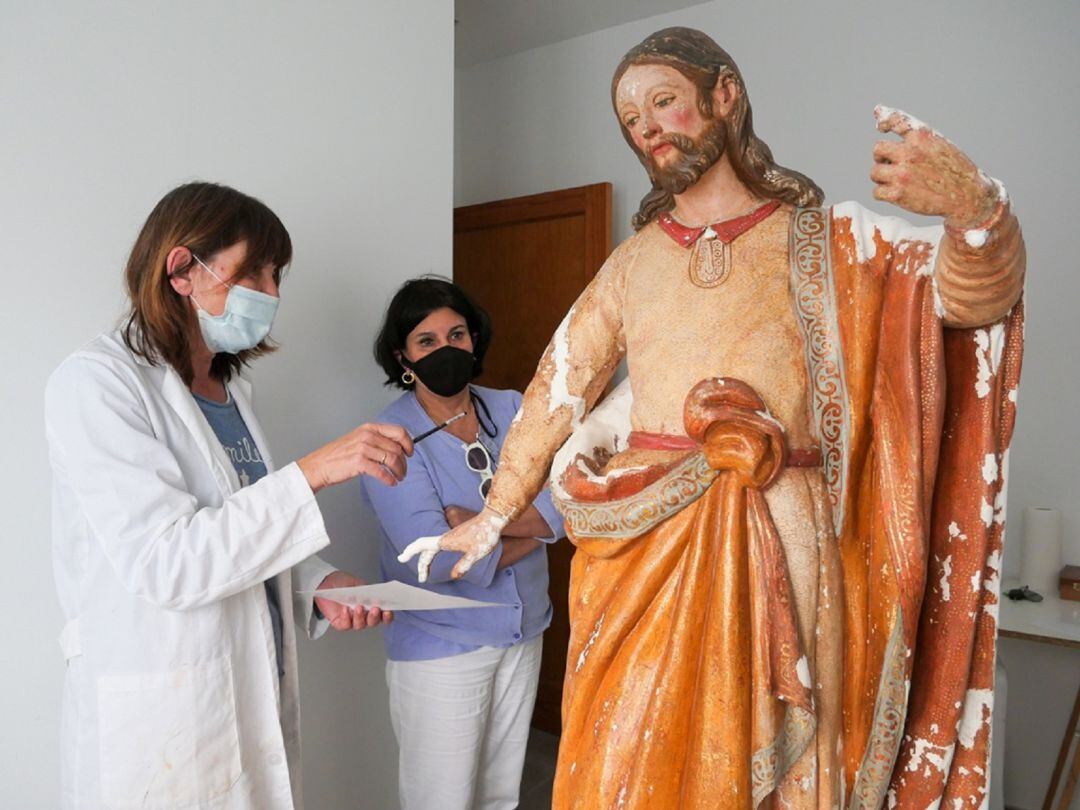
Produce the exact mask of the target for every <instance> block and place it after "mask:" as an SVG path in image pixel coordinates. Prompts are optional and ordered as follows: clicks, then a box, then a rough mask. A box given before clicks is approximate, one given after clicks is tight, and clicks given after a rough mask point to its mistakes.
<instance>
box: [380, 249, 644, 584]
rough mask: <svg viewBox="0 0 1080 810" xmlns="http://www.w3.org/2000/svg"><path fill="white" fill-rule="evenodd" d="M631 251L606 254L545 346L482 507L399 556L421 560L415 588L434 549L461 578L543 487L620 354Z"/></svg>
mask: <svg viewBox="0 0 1080 810" xmlns="http://www.w3.org/2000/svg"><path fill="white" fill-rule="evenodd" d="M632 250H633V248H632V247H630V246H628V245H626V244H624V245H621V246H620V247H619V248H618V249H617V250H616V251H615V253H613V254H612V255H611V258H609V259H608V261H607V263H605V265H604V267H603V268H601V270H600V272H599V273H597V275H596V278H595V279H593V281H592V283H590V284H589V286H588V287H587V288H586V289H585V291H584V292H583V293H582V294H581V296H580V297H579V298H578V300H577V302H576V303H575V304H574V306H573V307H572V308H571V310H570V312H569V313H567V315H566V317H565V318H564V319H563V322H562V324H561V325H560V326H559V328H558V330H557V331H556V332H555V335H554V337H553V338H552V339H551V342H550V343H549V344H548V347H547V350H546V351H545V352H544V355H543V357H542V358H541V360H540V365H539V366H538V367H537V370H536V375H535V376H534V377H533V379H532V382H531V383H529V387H528V388H527V389H526V391H525V396H524V398H523V399H522V403H521V410H520V411H519V412H518V415H517V417H515V419H514V422H513V424H512V425H511V427H510V431H509V433H508V434H507V437H506V442H505V443H504V445H503V447H502V452H501V454H500V458H499V469H498V471H497V472H496V473H495V478H494V480H493V481H492V486H491V492H490V493H489V494H488V498H487V505H486V506H485V507H484V509H483V510H482V511H481V512H480V513H479V514H478V515H477V516H476V517H474V518H472V519H470V520H468V521H466V522H465V523H462V524H461V525H460V526H457V527H455V528H454V529H452V530H451V531H449V532H447V533H446V534H444V535H442V536H441V537H421V538H419V539H418V540H416V542H414V543H412V544H411V545H409V546H408V547H407V548H406V549H405V551H404V552H403V553H402V555H401V558H400V559H402V561H405V560H408V559H411V558H412V557H414V556H416V555H417V554H419V555H420V560H419V565H418V570H419V574H420V581H421V582H423V581H424V580H425V579H426V576H427V569H428V566H429V565H430V564H431V560H432V559H433V558H434V557H435V555H436V554H437V553H438V552H439V551H459V552H461V553H462V555H463V556H462V558H461V559H460V560H459V561H458V563H457V564H456V565H455V566H454V569H453V572H452V575H453V576H454V577H455V578H457V577H460V576H462V575H464V574H465V572H466V571H468V570H469V569H470V568H471V567H472V566H473V564H475V562H476V561H477V560H479V559H481V558H482V557H484V556H486V555H487V554H490V553H491V551H492V550H493V549H494V548H495V545H496V544H497V543H498V542H499V537H500V535H501V534H502V531H503V529H504V528H505V527H506V526H507V524H508V523H510V522H511V521H512V520H514V519H515V518H516V517H517V516H518V515H520V514H521V512H522V511H523V510H525V509H526V508H528V506H529V504H531V503H532V502H533V500H534V499H535V498H536V496H537V494H538V493H539V492H540V490H541V489H543V486H544V481H545V480H546V479H547V475H548V471H549V469H550V467H551V460H552V458H553V457H554V455H555V453H556V451H557V450H558V449H559V447H560V446H561V445H562V443H563V442H564V441H566V438H567V436H569V435H570V433H571V431H573V429H574V428H575V427H576V426H577V425H578V424H579V423H580V421H581V420H582V419H583V418H584V416H585V414H586V413H588V412H589V410H590V409H591V408H592V406H593V405H595V404H596V400H597V399H598V398H599V397H600V395H601V393H603V390H604V387H605V386H606V385H607V384H608V382H609V381H610V380H611V376H612V374H613V373H614V371H615V368H616V366H617V365H618V363H619V360H620V359H622V356H623V354H624V353H625V345H624V342H623V331H622V305H623V290H624V289H625V285H624V278H625V272H626V268H627V265H628V263H629V261H630V258H629V257H630V255H632Z"/></svg>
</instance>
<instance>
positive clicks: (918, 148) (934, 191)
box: [870, 106, 1001, 229]
mask: <svg viewBox="0 0 1080 810" xmlns="http://www.w3.org/2000/svg"><path fill="white" fill-rule="evenodd" d="M874 117H875V118H876V119H877V128H878V130H880V131H881V132H892V133H894V134H896V135H899V136H900V140H899V141H891V140H890V141H878V142H877V144H876V145H875V146H874V168H873V170H872V171H871V172H870V179H871V180H873V181H874V182H875V183H877V184H878V185H877V188H876V189H874V197H876V198H877V199H879V200H884V201H886V202H891V203H893V204H895V205H899V206H900V207H901V208H905V209H907V210H908V211H912V212H914V213H916V214H927V215H930V216H941V217H944V218H945V221H946V224H948V225H950V226H952V227H954V228H959V229H965V228H973V227H976V226H977V225H979V224H980V223H983V222H986V221H987V220H989V219H990V218H991V217H992V216H993V214H994V211H995V209H996V208H997V205H998V199H999V195H1000V193H1001V192H1000V191H999V188H998V186H997V185H996V184H995V183H994V181H993V180H991V179H990V178H989V177H987V176H986V175H985V174H983V173H982V172H981V171H979V168H978V166H976V165H975V164H974V163H972V162H971V160H970V159H969V158H968V156H967V155H965V154H964V153H963V152H962V151H960V149H959V148H958V147H957V146H956V144H954V143H953V142H952V141H950V140H949V139H948V138H946V137H945V136H944V135H942V134H941V133H940V132H937V131H936V130H933V129H931V128H930V127H928V126H927V125H926V124H924V123H923V122H922V121H920V120H919V119H917V118H914V117H912V116H910V115H908V114H907V113H906V112H903V111H902V110H894V109H892V108H891V107H881V106H879V107H876V108H874Z"/></svg>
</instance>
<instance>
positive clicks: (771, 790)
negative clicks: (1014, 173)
mask: <svg viewBox="0 0 1080 810" xmlns="http://www.w3.org/2000/svg"><path fill="white" fill-rule="evenodd" d="M984 237H985V238H983V239H981V240H980V239H974V240H972V241H974V242H975V243H976V244H978V247H972V246H971V245H969V244H967V242H966V241H965V240H964V239H963V235H959V234H949V235H945V236H942V235H941V234H940V232H935V231H933V230H932V229H911V228H910V227H909V226H906V225H904V224H903V223H901V222H900V221H899V220H893V219H889V218H880V219H877V218H874V217H872V216H871V215H870V214H869V213H868V212H865V211H863V210H862V209H859V208H857V207H855V206H850V205H848V206H843V207H839V206H838V207H837V208H836V209H834V210H832V211H831V212H829V211H820V210H805V211H792V210H791V209H790V208H786V207H784V208H781V209H780V210H779V211H777V212H776V213H775V214H774V215H773V216H771V217H770V218H769V219H768V220H766V221H765V222H763V223H762V224H761V225H760V226H757V227H756V228H755V229H754V230H753V231H751V232H749V233H748V234H746V235H744V236H742V237H739V238H738V239H737V240H736V241H735V242H734V243H733V244H732V246H731V257H732V259H733V265H732V269H731V277H730V278H729V279H728V280H727V281H725V282H724V284H723V285H721V286H720V287H717V288H715V289H712V290H701V291H700V292H701V294H702V295H701V296H699V293H698V292H697V291H695V290H694V289H693V288H692V286H690V285H688V284H687V283H686V281H685V277H682V275H681V274H684V273H685V272H686V270H685V267H686V263H687V254H686V253H685V252H682V251H688V250H689V248H687V247H685V246H682V245H677V244H674V243H672V244H667V243H666V242H665V240H668V237H667V236H666V235H665V234H663V233H659V232H658V229H657V226H656V225H655V223H654V224H652V225H650V226H647V228H646V229H644V230H643V231H642V232H641V233H639V234H638V235H637V236H635V237H634V238H632V239H631V240H629V241H628V242H627V243H624V245H623V246H620V248H619V249H618V250H617V251H616V254H614V255H613V256H612V259H611V260H609V264H608V266H606V267H605V269H604V270H602V271H601V273H600V274H598V276H597V279H596V281H594V283H593V285H591V286H590V288H589V289H588V290H586V292H585V293H584V294H583V296H582V298H581V299H580V300H579V302H578V304H577V305H575V308H574V310H573V311H572V312H571V314H570V315H569V316H568V317H567V320H566V322H564V325H563V327H561V328H560V331H559V333H557V334H556V336H555V339H554V340H553V343H552V346H551V347H550V348H549V351H548V353H547V354H546V355H545V358H544V360H542V362H541V366H540V369H539V371H538V375H537V377H536V379H535V380H534V382H533V384H532V385H530V388H529V391H527V393H526V397H525V402H524V404H523V411H522V419H521V421H520V423H519V424H517V425H515V427H514V428H513V429H512V431H511V433H510V436H509V437H508V441H507V444H506V447H505V448H504V451H503V457H502V465H501V468H500V473H499V475H498V476H497V477H496V481H495V484H494V487H493V491H492V494H491V497H490V499H489V503H490V505H492V506H493V507H494V508H496V509H498V510H499V511H503V512H504V513H507V514H513V513H514V512H515V511H516V510H517V508H518V503H519V502H525V503H527V502H528V501H527V500H524V499H525V498H527V497H528V492H529V491H530V490H531V489H532V488H533V487H535V486H537V480H536V479H537V471H538V470H539V471H540V478H542V476H543V472H544V471H546V469H547V466H548V464H550V459H551V456H552V454H553V452H554V448H553V446H552V444H553V443H554V444H555V446H557V444H559V443H561V441H562V438H564V437H565V435H566V433H567V432H569V428H571V427H572V426H574V424H575V423H577V422H578V421H579V420H580V418H581V417H582V416H583V414H584V412H585V411H587V410H588V408H589V407H590V406H591V405H592V404H593V403H594V401H595V399H596V398H597V395H598V392H599V390H601V389H602V388H603V386H604V385H606V383H607V381H608V379H609V377H610V373H611V370H612V369H613V368H614V365H615V363H616V362H617V361H618V360H619V359H620V358H621V357H622V356H624V355H625V356H626V358H627V361H628V365H629V369H630V379H631V383H632V386H633V388H634V410H633V412H632V413H631V422H632V427H633V428H634V429H635V430H638V431H645V432H650V433H661V434H682V435H684V436H686V437H689V438H690V439H693V440H695V442H696V448H695V449H693V450H691V451H683V452H681V453H679V452H663V451H642V450H636V449H634V448H629V449H627V448H626V447H625V446H622V447H620V446H619V445H616V446H614V447H612V448H610V449H612V450H614V451H615V456H614V458H611V459H607V458H606V457H604V458H602V459H600V463H601V464H603V465H604V466H602V467H601V466H599V464H598V463H596V462H594V463H593V466H592V467H591V468H590V467H587V466H581V465H579V466H576V467H572V468H571V470H570V472H569V474H567V475H564V476H563V477H562V480H561V484H562V489H563V492H562V502H563V507H564V512H565V514H566V517H567V525H568V528H569V529H570V536H571V538H572V540H573V541H574V542H575V544H576V545H577V546H578V549H579V553H578V554H577V555H576V556H575V560H574V567H573V574H572V581H571V604H570V610H571V627H572V635H571V645H570V650H569V657H568V667H567V681H566V690H565V694H564V707H563V715H564V718H563V719H564V732H563V740H562V744H561V747H560V756H559V766H558V773H557V777H556V786H555V806H556V807H560V808H562V807H566V808H569V807H574V808H583V807H584V808H589V807H597V808H609V807H672V808H699V807H700V808H705V807H710V808H712V807H761V806H771V805H774V804H775V805H776V806H792V807H833V806H853V807H880V806H883V804H884V803H885V802H886V801H889V802H890V803H891V802H892V801H896V802H898V803H899V804H900V806H909V805H908V802H910V803H911V806H916V805H918V806H926V805H928V804H930V803H931V802H933V801H934V800H936V799H938V798H941V797H946V798H949V799H959V800H961V804H960V806H969V805H970V806H973V807H974V806H978V805H979V804H980V803H981V800H982V794H981V793H980V790H982V791H985V788H986V776H987V771H988V760H989V755H988V735H989V716H990V705H992V701H990V700H989V696H990V695H992V673H993V640H994V636H995V627H994V619H995V617H996V612H995V611H996V599H997V565H998V562H999V560H1000V542H1001V529H1002V525H1003V521H1004V514H1003V512H1004V506H1003V504H1004V483H1005V470H1006V467H1007V446H1008V440H1009V435H1010V433H1011V427H1012V418H1013V409H1014V400H1015V386H1016V383H1017V377H1018V373H1019V354H1020V329H1019V323H1020V319H1021V314H1020V312H1019V308H1018V307H1017V308H1014V309H1013V310H1012V311H1011V313H1009V314H1008V315H1007V316H1006V317H1005V318H1004V320H1003V321H1001V322H999V323H995V324H993V325H989V326H983V325H982V324H983V323H984V322H985V320H987V319H990V318H993V319H997V318H1000V317H1001V316H1002V314H1003V313H1006V312H1008V311H1009V308H1010V307H1012V305H1013V304H1014V302H1015V301H1016V299H1017V297H1018V295H1019V287H1020V284H1021V280H1022V275H1023V246H1022V241H1021V239H1020V235H1019V229H1018V226H1017V225H1016V221H1015V218H1013V217H1012V216H1011V214H1010V213H1009V212H1008V209H1007V207H1005V206H1003V207H1002V208H1001V210H1000V211H999V213H998V215H997V217H996V220H995V222H994V223H992V224H991V225H990V226H989V228H988V232H987V234H984ZM668 241H671V240H668ZM667 265H670V266H667ZM740 268H741V275H740ZM777 268H780V270H782V271H783V273H784V275H783V277H781V276H780V275H778V272H779V271H778V270H777ZM935 269H936V272H935ZM665 273H667V275H665ZM680 285H681V286H680ZM724 285H731V286H730V287H728V289H726V290H725V289H724ZM770 285H771V286H770ZM705 295H712V296H715V297H714V298H712V299H710V298H705V297H703V296H705ZM755 296H756V297H755ZM725 306H726V307H729V309H728V310H725V309H724V307H725ZM730 307H734V309H730ZM695 308H697V309H695ZM657 310H659V311H657ZM665 318H667V319H668V320H666V321H665ZM648 319H651V321H650V320H648ZM943 321H944V322H945V323H946V324H947V325H952V326H954V327H965V326H966V327H968V328H953V329H949V330H944V332H943V330H942V328H941V326H942V323H943ZM975 323H978V324H980V327H979V328H971V326H969V325H970V324H975ZM695 335H696V336H697V342H694V340H693V338H694V336H695ZM728 344H731V345H732V346H734V347H735V348H736V349H737V351H732V352H731V353H729V354H724V346H726V345H728ZM676 349H677V350H676ZM665 357H666V358H667V362H666V363H665V362H663V360H664V358H665ZM717 376H722V377H724V378H726V379H725V380H723V381H717V380H716V379H714V378H715V377H717ZM698 381H702V382H700V383H699V382H698ZM587 427H588V426H587V425H586V431H585V432H587ZM810 448H817V449H819V450H820V454H821V456H822V459H823V463H822V466H821V467H817V468H792V467H786V466H785V458H786V455H787V454H788V452H789V451H791V450H796V451H805V450H808V449H810ZM588 449H591V448H587V450H588ZM586 455H589V453H588V452H587V453H586ZM598 474H602V475H603V476H604V477H601V478H597V475H598ZM928 673H929V674H931V675H932V677H928ZM909 687H910V689H911V695H910V700H909V698H908V689H909ZM889 791H891V792H892V795H891V797H888V796H887V793H888V792H889ZM920 803H921V804H920ZM950 806H951V805H950Z"/></svg>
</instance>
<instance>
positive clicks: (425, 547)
mask: <svg viewBox="0 0 1080 810" xmlns="http://www.w3.org/2000/svg"><path fill="white" fill-rule="evenodd" d="M506 523H507V520H506V518H504V517H503V516H502V515H500V514H499V513H498V512H493V511H491V510H490V509H484V510H483V511H482V512H480V514H478V515H477V516H476V517H474V518H471V519H470V520H467V521H465V522H464V523H462V524H461V525H460V526H456V527H455V528H453V529H451V530H450V531H448V532H447V533H446V534H444V535H443V536H442V537H421V538H420V539H419V540H414V541H413V542H412V543H409V545H408V546H406V548H405V550H404V551H403V552H401V554H400V555H398V562H403V563H404V562H408V561H409V560H411V559H412V558H413V557H415V556H416V555H417V554H419V555H420V559H419V560H418V561H417V573H418V574H419V576H420V581H421V582H427V578H428V569H429V568H430V567H431V561H432V560H433V559H435V555H436V554H438V553H439V552H440V551H460V552H461V553H462V554H464V556H463V557H462V558H461V559H460V560H458V562H457V565H455V566H454V570H453V571H451V572H450V576H452V577H453V578H454V579H460V578H461V577H463V576H465V574H466V572H468V570H469V569H470V568H472V567H473V565H474V564H475V563H476V561H477V560H479V559H481V558H483V557H486V556H487V555H488V554H490V553H491V552H492V550H493V549H494V548H495V546H496V544H497V543H498V542H499V536H500V535H501V534H502V530H503V529H504V528H505V527H506Z"/></svg>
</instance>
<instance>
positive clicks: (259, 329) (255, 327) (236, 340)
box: [191, 253, 278, 354]
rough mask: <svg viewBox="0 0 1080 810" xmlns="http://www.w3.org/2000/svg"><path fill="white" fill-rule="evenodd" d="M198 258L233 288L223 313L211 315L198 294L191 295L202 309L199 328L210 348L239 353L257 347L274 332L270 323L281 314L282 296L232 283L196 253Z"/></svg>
mask: <svg viewBox="0 0 1080 810" xmlns="http://www.w3.org/2000/svg"><path fill="white" fill-rule="evenodd" d="M191 255H192V256H193V257H194V258H195V261H197V262H198V263H199V264H201V265H202V266H203V269H204V270H206V272H207V273H209V274H210V275H212V276H213V277H214V278H216V279H217V280H218V281H220V282H221V283H222V284H224V285H225V286H226V287H228V288H229V294H228V295H227V296H226V297H225V310H224V311H223V312H222V313H221V314H220V315H211V314H210V313H209V312H207V311H206V310H205V309H204V308H203V305H202V304H200V303H199V301H198V299H196V298H195V296H194V295H192V296H191V298H192V300H194V301H195V305H196V307H197V309H198V312H199V329H200V331H201V332H202V336H203V340H204V341H206V345H207V347H208V348H209V349H210V351H212V352H214V353H215V354H217V353H218V352H227V353H228V354H237V353H239V352H242V351H245V350H246V349H254V348H255V347H256V346H258V345H259V344H260V343H262V342H263V341H264V340H265V339H266V336H267V335H269V334H270V327H271V326H272V325H273V323H274V315H276V314H277V308H278V299H277V298H275V297H274V296H272V295H267V294H266V293H261V292H259V291H258V290H252V289H249V288H248V287H242V286H240V285H239V284H229V283H227V282H225V281H222V279H221V277H220V276H218V274H217V273H215V272H214V271H213V270H211V269H210V268H209V267H208V266H207V265H206V263H205V262H204V261H203V260H202V259H200V258H199V257H198V256H195V254H194V253H193V254H191Z"/></svg>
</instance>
